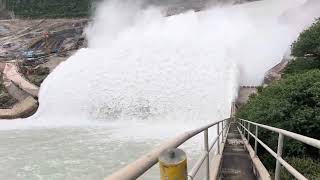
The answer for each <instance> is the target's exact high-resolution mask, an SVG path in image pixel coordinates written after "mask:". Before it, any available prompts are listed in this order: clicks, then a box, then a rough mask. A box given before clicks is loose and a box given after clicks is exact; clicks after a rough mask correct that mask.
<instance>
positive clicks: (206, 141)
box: [204, 129, 210, 180]
mask: <svg viewBox="0 0 320 180" xmlns="http://www.w3.org/2000/svg"><path fill="white" fill-rule="evenodd" d="M208 134H209V132H208V129H206V130H205V131H204V150H205V151H206V153H207V158H206V172H205V173H206V180H209V179H210V162H209V160H210V152H209V137H208V136H209V135H208Z"/></svg>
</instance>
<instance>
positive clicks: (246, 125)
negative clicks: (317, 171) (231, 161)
mask: <svg viewBox="0 0 320 180" xmlns="http://www.w3.org/2000/svg"><path fill="white" fill-rule="evenodd" d="M238 120H239V122H238V124H239V125H240V128H239V130H240V132H241V133H242V134H243V136H244V137H245V136H246V132H247V140H248V142H249V140H250V135H251V136H252V137H253V138H254V139H255V143H254V151H255V154H257V150H258V149H257V147H258V143H259V144H260V145H261V146H262V147H264V148H265V149H266V150H267V151H268V152H269V153H270V154H271V155H272V156H273V157H274V158H275V159H276V161H277V162H276V169H275V180H280V166H281V165H282V166H283V167H285V168H286V169H287V170H288V171H289V173H291V174H292V175H293V176H294V177H295V178H297V179H298V180H307V178H306V177H304V176H303V175H302V174H301V173H300V172H298V171H297V170H296V169H295V168H294V167H292V166H291V165H290V164H289V163H287V162H286V161H285V160H284V159H283V158H282V150H283V139H284V136H287V137H290V138H292V139H295V140H298V141H300V142H303V143H305V144H308V145H310V146H313V147H316V148H318V149H320V140H317V139H313V138H309V137H306V136H302V135H300V134H296V133H293V132H290V131H286V130H283V129H279V128H275V127H271V126H267V125H263V124H258V123H254V122H251V121H248V120H244V119H238ZM250 125H253V126H255V134H253V133H252V132H250ZM259 127H260V128H263V129H267V130H269V131H272V132H275V133H278V134H279V137H278V148H277V152H274V151H273V150H272V149H271V148H270V147H269V146H268V145H266V144H265V143H264V142H262V141H261V140H260V139H259V138H258V131H259Z"/></svg>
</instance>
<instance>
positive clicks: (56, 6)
mask: <svg viewBox="0 0 320 180" xmlns="http://www.w3.org/2000/svg"><path fill="white" fill-rule="evenodd" d="M6 1H7V9H8V10H10V11H13V12H14V14H15V15H16V16H18V17H24V18H43V17H48V18H60V17H86V16H88V15H89V14H90V12H91V4H92V3H91V2H92V1H93V0H6Z"/></svg>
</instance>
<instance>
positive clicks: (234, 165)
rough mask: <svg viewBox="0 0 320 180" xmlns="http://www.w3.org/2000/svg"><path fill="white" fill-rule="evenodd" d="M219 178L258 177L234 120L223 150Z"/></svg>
mask: <svg viewBox="0 0 320 180" xmlns="http://www.w3.org/2000/svg"><path fill="white" fill-rule="evenodd" d="M219 179H221V180H256V179H257V178H256V177H255V175H254V173H253V168H252V164H251V159H250V156H249V153H248V151H247V150H246V148H245V146H244V143H243V141H242V139H241V136H240V133H239V131H238V129H237V126H236V123H235V122H232V123H231V124H230V130H229V133H228V136H227V140H226V144H225V147H224V151H223V157H222V166H221V172H220V178H219Z"/></svg>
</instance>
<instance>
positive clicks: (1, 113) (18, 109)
mask: <svg viewBox="0 0 320 180" xmlns="http://www.w3.org/2000/svg"><path fill="white" fill-rule="evenodd" d="M37 108H38V102H37V101H36V100H35V99H34V98H33V97H31V96H29V97H27V98H26V99H24V100H23V101H20V102H18V103H17V104H15V105H14V106H13V107H12V108H11V109H0V118H1V119H16V118H25V117H28V116H30V115H32V114H33V113H34V112H35V111H36V110H37Z"/></svg>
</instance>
